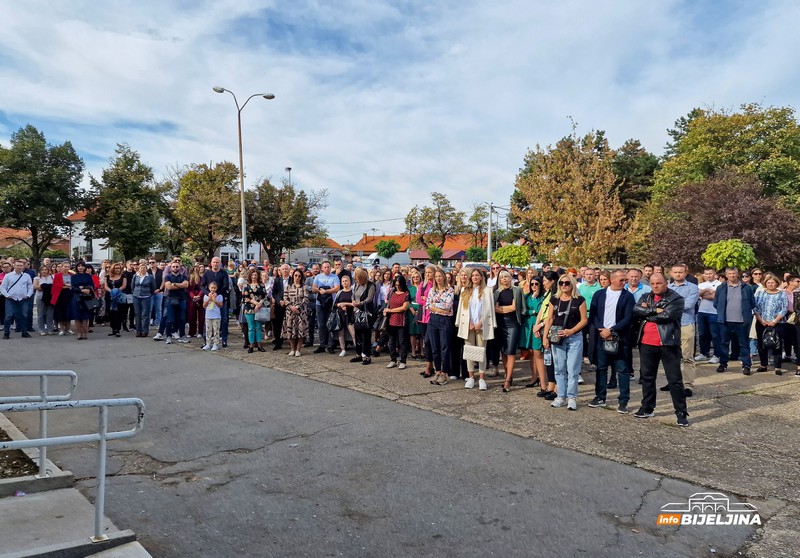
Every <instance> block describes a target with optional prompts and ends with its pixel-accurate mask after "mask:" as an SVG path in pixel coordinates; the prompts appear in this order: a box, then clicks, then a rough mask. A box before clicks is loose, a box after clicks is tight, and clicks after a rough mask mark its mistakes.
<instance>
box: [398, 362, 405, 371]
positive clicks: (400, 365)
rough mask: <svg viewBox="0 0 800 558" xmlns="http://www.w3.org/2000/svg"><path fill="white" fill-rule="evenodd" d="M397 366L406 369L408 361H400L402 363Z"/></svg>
mask: <svg viewBox="0 0 800 558" xmlns="http://www.w3.org/2000/svg"><path fill="white" fill-rule="evenodd" d="M397 368H398V369H399V370H405V369H406V363H405V362H401V363H400V364H399V365H398V366H397Z"/></svg>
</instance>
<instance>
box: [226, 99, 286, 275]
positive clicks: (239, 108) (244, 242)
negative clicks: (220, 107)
mask: <svg viewBox="0 0 800 558" xmlns="http://www.w3.org/2000/svg"><path fill="white" fill-rule="evenodd" d="M213 89H214V92H215V93H225V92H228V93H230V94H231V96H232V97H233V102H234V103H236V118H237V122H238V124H239V193H240V195H241V202H242V259H243V260H246V259H247V221H246V218H245V214H244V162H243V161H242V111H243V110H244V107H246V106H247V103H249V102H250V99H252V98H253V97H264V98H265V99H267V100H268V101H271V100H272V99H274V98H275V95H273V94H272V93H254V94H253V95H250V96H249V97H248V98H247V100H246V101H245V102H244V103H242V105H241V106H239V100H238V99H237V98H236V95H235V94H234V92H233V91H231V90H230V89H225V88H224V87H219V86H216V87H214V88H213Z"/></svg>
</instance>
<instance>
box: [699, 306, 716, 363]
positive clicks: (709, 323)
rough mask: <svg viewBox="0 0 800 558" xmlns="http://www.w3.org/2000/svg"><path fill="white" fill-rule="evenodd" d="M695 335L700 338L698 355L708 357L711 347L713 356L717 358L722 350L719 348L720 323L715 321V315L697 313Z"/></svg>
mask: <svg viewBox="0 0 800 558" xmlns="http://www.w3.org/2000/svg"><path fill="white" fill-rule="evenodd" d="M697 335H698V336H699V337H700V353H701V354H704V355H705V356H709V355H710V354H711V353H710V351H711V347H714V355H715V356H716V357H717V358H719V355H720V353H721V352H722V349H721V348H720V323H719V321H717V315H716V314H708V313H706V312H698V313H697Z"/></svg>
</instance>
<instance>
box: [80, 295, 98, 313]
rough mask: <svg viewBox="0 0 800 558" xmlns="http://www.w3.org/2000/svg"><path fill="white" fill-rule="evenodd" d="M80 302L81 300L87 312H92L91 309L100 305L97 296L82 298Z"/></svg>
mask: <svg viewBox="0 0 800 558" xmlns="http://www.w3.org/2000/svg"><path fill="white" fill-rule="evenodd" d="M81 302H83V305H84V306H85V307H86V310H88V311H89V312H92V311H93V310H96V309H98V308H100V306H101V305H102V303H101V302H100V299H99V298H89V299H86V300H82V301H81Z"/></svg>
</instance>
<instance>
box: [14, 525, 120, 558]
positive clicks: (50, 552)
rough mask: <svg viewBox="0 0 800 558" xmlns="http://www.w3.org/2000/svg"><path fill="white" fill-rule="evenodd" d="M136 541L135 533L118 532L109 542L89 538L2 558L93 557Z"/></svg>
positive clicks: (111, 536) (109, 535) (110, 536)
mask: <svg viewBox="0 0 800 558" xmlns="http://www.w3.org/2000/svg"><path fill="white" fill-rule="evenodd" d="M135 541H136V534H135V533H134V532H133V531H128V530H125V531H117V532H115V533H109V534H108V540H107V541H102V542H97V543H93V542H91V541H90V540H89V539H88V538H87V539H81V540H77V541H69V542H65V543H61V544H54V545H50V546H43V547H40V548H34V549H31V550H25V551H22V552H11V553H8V554H2V555H0V558H31V557H34V556H35V557H36V558H83V557H84V556H92V555H94V554H97V553H98V552H103V551H106V550H110V549H112V548H116V547H118V546H122V545H125V544H128V543H131V542H135Z"/></svg>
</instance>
